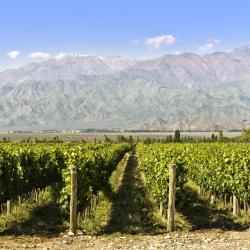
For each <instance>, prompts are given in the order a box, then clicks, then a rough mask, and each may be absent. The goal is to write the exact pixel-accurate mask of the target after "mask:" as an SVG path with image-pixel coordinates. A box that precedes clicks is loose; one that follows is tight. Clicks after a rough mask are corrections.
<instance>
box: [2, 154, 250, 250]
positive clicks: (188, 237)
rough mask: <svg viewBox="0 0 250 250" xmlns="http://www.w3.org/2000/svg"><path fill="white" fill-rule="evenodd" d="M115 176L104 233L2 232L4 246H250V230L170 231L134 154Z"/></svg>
mask: <svg viewBox="0 0 250 250" xmlns="http://www.w3.org/2000/svg"><path fill="white" fill-rule="evenodd" d="M120 168H123V169H122V171H120V172H119V174H118V175H117V176H115V179H116V181H117V183H118V186H117V187H116V190H115V192H114V194H113V195H112V198H111V200H112V207H111V208H110V210H111V211H110V217H109V220H108V221H107V223H106V225H105V226H104V228H103V231H102V234H100V236H93V235H86V234H85V233H83V232H81V231H79V232H78V235H77V236H74V237H72V236H69V235H68V234H67V233H64V232H62V233H61V234H59V235H55V236H51V237H48V236H47V237H45V236H39V235H34V236H30V235H18V236H16V237H15V236H13V235H4V236H0V249H42V250H46V249H47V250H48V249H58V250H59V249H71V250H74V249H94V250H97V249H98V250H99V249H103V250H104V249H151V250H153V249H197V250H198V249H218V250H220V249H227V250H237V249H241V250H246V249H249V250H250V230H249V229H247V230H244V231H225V230H221V229H204V230H196V231H193V232H183V231H180V232H179V231H178V232H175V233H172V234H169V233H167V232H166V230H165V229H164V228H163V227H162V224H161V223H159V221H158V220H157V218H155V216H154V212H155V211H154V210H155V207H154V205H153V203H152V201H151V200H150V198H149V197H148V194H147V191H146V189H145V187H144V181H143V178H142V175H141V173H140V171H139V169H138V166H137V158H136V156H134V155H131V156H129V157H128V159H127V161H126V162H125V164H124V166H120Z"/></svg>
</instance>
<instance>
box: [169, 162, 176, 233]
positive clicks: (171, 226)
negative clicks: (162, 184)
mask: <svg viewBox="0 0 250 250" xmlns="http://www.w3.org/2000/svg"><path fill="white" fill-rule="evenodd" d="M175 186H176V165H175V164H171V165H169V193H168V231H169V232H173V231H174V230H175V216H174V214H175Z"/></svg>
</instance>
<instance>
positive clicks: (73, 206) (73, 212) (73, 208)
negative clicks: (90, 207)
mask: <svg viewBox="0 0 250 250" xmlns="http://www.w3.org/2000/svg"><path fill="white" fill-rule="evenodd" d="M70 173H71V196H70V232H71V233H72V234H74V235H75V234H76V227H77V169H76V166H74V165H72V166H70Z"/></svg>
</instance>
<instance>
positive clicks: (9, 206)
mask: <svg viewBox="0 0 250 250" xmlns="http://www.w3.org/2000/svg"><path fill="white" fill-rule="evenodd" d="M10 213H11V204H10V200H7V215H10Z"/></svg>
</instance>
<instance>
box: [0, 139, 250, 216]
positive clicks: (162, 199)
mask: <svg viewBox="0 0 250 250" xmlns="http://www.w3.org/2000/svg"><path fill="white" fill-rule="evenodd" d="M128 152H129V154H130V155H132V156H133V157H135V158H136V159H137V160H135V159H134V158H133V160H129V161H128V162H134V164H135V165H136V166H135V169H134V168H133V167H129V168H130V169H134V170H133V171H137V170H136V169H138V171H140V173H142V176H143V178H142V179H143V183H144V184H143V185H145V189H146V190H147V193H148V194H149V195H150V196H151V197H152V199H153V201H154V205H155V206H156V207H158V208H159V211H160V215H161V216H164V214H165V216H166V212H167V208H168V202H169V193H170V192H169V191H170V190H169V177H170V176H169V175H170V173H169V166H172V165H174V166H175V167H176V182H175V185H176V187H175V191H176V192H175V197H174V198H175V201H176V204H177V206H178V205H179V204H182V203H183V202H184V200H185V198H186V197H185V195H186V191H185V190H186V187H187V184H188V183H190V182H192V183H194V184H195V185H196V186H197V191H198V193H199V194H200V195H202V196H204V197H206V198H207V199H209V202H210V204H211V205H212V206H213V205H214V203H215V202H216V201H219V202H221V204H223V205H224V207H225V208H227V209H229V210H230V211H231V213H232V214H233V215H234V216H237V217H239V216H242V215H249V211H250V207H249V201H250V144H247V143H196V144H195V143H190V144H188V143H185V144H182V143H170V144H161V143H152V144H144V143H137V145H134V146H133V147H131V144H126V143H97V144H96V143H82V144H80V143H37V144H36V143H27V144H25V143H19V144H18V143H3V144H1V146H0V204H1V213H2V214H3V213H4V212H5V209H6V205H5V204H6V202H7V203H8V202H10V201H15V200H17V199H20V197H22V196H23V195H26V196H27V194H32V193H33V192H35V193H36V192H39V190H44V189H46V188H47V187H50V188H51V190H52V193H53V197H54V198H55V202H56V203H57V204H59V205H60V208H61V210H62V211H63V212H64V213H66V214H67V215H68V217H69V215H70V214H71V212H70V209H71V198H72V197H71V194H72V171H71V167H72V166H74V167H75V169H76V170H77V177H76V178H77V201H76V202H77V204H76V207H77V211H78V215H80V216H81V214H82V216H81V217H79V218H81V220H84V219H85V217H86V216H85V212H86V209H88V211H89V209H92V210H93V209H95V208H96V206H97V205H98V204H97V202H98V201H97V197H98V195H99V194H100V192H102V193H108V192H111V191H110V176H111V175H112V173H113V172H114V171H115V170H116V168H117V166H118V165H119V163H120V162H121V161H122V159H124V155H125V154H126V153H128ZM128 164H130V163H128ZM131 171H132V170H131ZM137 175H138V173H137ZM119 178H121V177H119ZM124 178H125V177H124ZM130 178H132V177H130ZM128 181H129V180H128ZM140 185H141V184H140ZM127 189H129V188H127ZM140 192H141V191H140ZM111 196H112V195H111V194H110V197H111ZM118 196H119V195H118ZM135 196H136V195H135ZM118 198H119V197H118ZM134 199H135V200H136V199H137V198H134ZM139 199H140V198H139ZM135 202H136V201H135ZM93 203H95V204H94V205H93ZM144 203H146V202H144ZM129 204H130V206H132V205H133V204H132V203H131V201H130V203H129ZM131 204H132V205H131ZM136 206H137V205H136ZM143 206H144V205H143ZM137 207H138V206H137ZM110 209H111V208H110ZM136 209H137V208H136ZM142 209H143V208H142ZM132 211H133V209H132ZM118 214H119V211H118Z"/></svg>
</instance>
